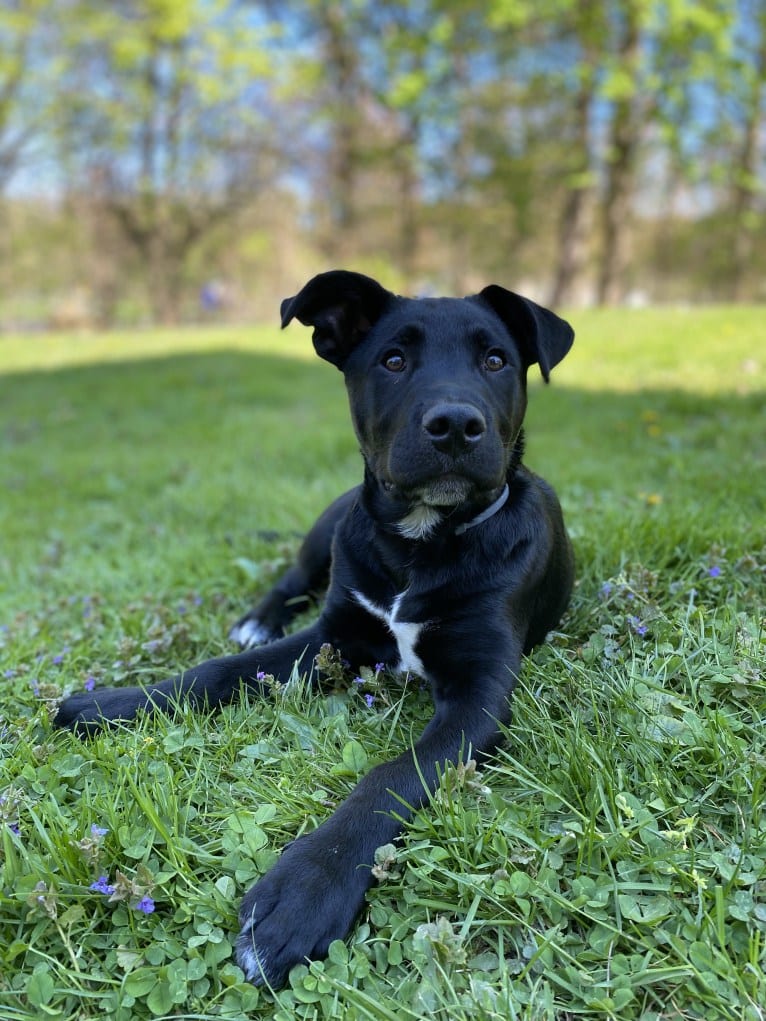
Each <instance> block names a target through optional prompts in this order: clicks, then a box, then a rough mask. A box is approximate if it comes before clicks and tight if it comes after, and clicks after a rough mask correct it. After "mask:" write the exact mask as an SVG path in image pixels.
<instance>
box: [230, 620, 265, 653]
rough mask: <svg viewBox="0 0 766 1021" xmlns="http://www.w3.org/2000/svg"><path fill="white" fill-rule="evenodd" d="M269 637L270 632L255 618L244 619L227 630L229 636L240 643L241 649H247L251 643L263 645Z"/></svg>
mask: <svg viewBox="0 0 766 1021" xmlns="http://www.w3.org/2000/svg"><path fill="white" fill-rule="evenodd" d="M271 637H272V635H271V632H270V631H267V630H266V628H265V627H264V626H263V625H262V624H260V623H259V622H258V621H257V620H246V621H244V622H243V623H242V624H237V625H235V626H234V627H233V628H232V629H231V631H230V632H229V638H231V640H232V641H233V642H237V644H238V645H241V646H242V648H243V649H249V648H251V647H252V646H253V645H263V644H264V643H265V642H268V641H270V639H271Z"/></svg>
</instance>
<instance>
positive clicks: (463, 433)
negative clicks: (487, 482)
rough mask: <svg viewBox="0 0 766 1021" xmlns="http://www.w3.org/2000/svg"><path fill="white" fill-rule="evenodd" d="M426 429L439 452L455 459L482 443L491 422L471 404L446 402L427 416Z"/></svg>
mask: <svg viewBox="0 0 766 1021" xmlns="http://www.w3.org/2000/svg"><path fill="white" fill-rule="evenodd" d="M423 428H424V429H425V431H426V433H427V434H428V437H429V439H430V440H431V442H432V443H433V445H434V446H435V447H436V449H437V450H440V451H441V452H442V453H443V454H452V456H453V457H455V456H457V455H458V454H462V453H465V451H466V450H468V449H469V448H470V447H473V446H475V445H476V444H477V443H478V442H479V441H480V440H481V438H482V436H483V435H484V433H485V432H486V431H487V423H486V422H485V420H484V416H483V415H482V413H481V412H480V411H479V409H478V408H474V407H473V405H471V404H447V403H443V404H436V405H435V406H434V407H433V408H429V410H428V411H427V412H426V413H425V415H423Z"/></svg>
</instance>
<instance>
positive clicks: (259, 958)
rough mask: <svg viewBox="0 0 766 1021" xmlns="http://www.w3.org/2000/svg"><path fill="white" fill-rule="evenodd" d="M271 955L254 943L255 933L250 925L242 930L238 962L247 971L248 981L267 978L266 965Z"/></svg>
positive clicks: (238, 944) (238, 941) (238, 943)
mask: <svg viewBox="0 0 766 1021" xmlns="http://www.w3.org/2000/svg"><path fill="white" fill-rule="evenodd" d="M268 960H269V955H268V954H267V953H266V951H265V950H259V949H258V948H257V947H256V946H255V945H254V944H253V934H252V930H251V929H250V927H249V926H247V925H246V926H245V928H244V929H243V930H242V932H240V934H239V939H238V940H237V962H238V963H239V966H240V968H241V969H242V971H243V972H244V973H245V978H246V979H247V980H248V982H257V981H259V980H260V981H261V982H263V981H264V979H265V978H266V965H267V964H268Z"/></svg>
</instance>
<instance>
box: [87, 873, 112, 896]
mask: <svg viewBox="0 0 766 1021" xmlns="http://www.w3.org/2000/svg"><path fill="white" fill-rule="evenodd" d="M90 889H91V890H95V891H96V893H103V894H104V896H105V897H111V896H112V894H113V893H114V887H113V886H112V885H111V884H110V882H109V879H108V878H107V876H99V877H98V879H97V880H96V882H95V883H91V884H90Z"/></svg>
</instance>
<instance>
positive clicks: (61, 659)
mask: <svg viewBox="0 0 766 1021" xmlns="http://www.w3.org/2000/svg"><path fill="white" fill-rule="evenodd" d="M68 652H69V646H68V645H67V646H66V647H65V648H63V649H62V650H61V652H59V653H58V655H56V656H54V657H53V662H54V663H55V664H56V666H61V664H62V663H63V662H64V656H66V654H67V653H68Z"/></svg>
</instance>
